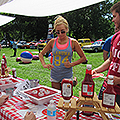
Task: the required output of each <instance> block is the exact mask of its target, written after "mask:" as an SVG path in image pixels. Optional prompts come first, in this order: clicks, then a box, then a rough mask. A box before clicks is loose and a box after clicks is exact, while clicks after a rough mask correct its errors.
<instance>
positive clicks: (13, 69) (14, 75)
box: [12, 68, 17, 78]
mask: <svg viewBox="0 0 120 120" xmlns="http://www.w3.org/2000/svg"><path fill="white" fill-rule="evenodd" d="M12 74H13V77H14V78H16V77H17V76H16V69H15V68H12Z"/></svg>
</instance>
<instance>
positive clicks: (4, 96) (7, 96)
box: [0, 95, 9, 106]
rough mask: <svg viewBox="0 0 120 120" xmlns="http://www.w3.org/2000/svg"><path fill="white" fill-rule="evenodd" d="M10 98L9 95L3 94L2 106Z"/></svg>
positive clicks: (1, 98) (0, 103)
mask: <svg viewBox="0 0 120 120" xmlns="http://www.w3.org/2000/svg"><path fill="white" fill-rule="evenodd" d="M8 98H9V95H3V96H2V97H0V106H1V105H3V104H4V103H5V102H7V100H8Z"/></svg>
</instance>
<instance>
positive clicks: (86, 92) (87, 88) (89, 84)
mask: <svg viewBox="0 0 120 120" xmlns="http://www.w3.org/2000/svg"><path fill="white" fill-rule="evenodd" d="M94 85H95V83H94V81H93V79H92V65H90V64H87V68H86V74H85V78H84V80H83V82H82V88H81V96H83V97H88V98H93V96H94ZM83 107H92V108H93V107H94V106H93V105H91V104H89V103H87V104H84V105H83ZM82 114H83V115H87V116H91V115H93V114H94V112H91V111H82Z"/></svg>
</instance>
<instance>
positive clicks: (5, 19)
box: [0, 15, 15, 26]
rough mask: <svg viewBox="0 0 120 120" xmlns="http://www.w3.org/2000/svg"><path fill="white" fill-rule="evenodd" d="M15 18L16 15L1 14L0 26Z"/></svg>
mask: <svg viewBox="0 0 120 120" xmlns="http://www.w3.org/2000/svg"><path fill="white" fill-rule="evenodd" d="M14 19H15V17H9V16H4V15H0V26H2V25H4V24H7V23H8V22H10V21H12V20H14Z"/></svg>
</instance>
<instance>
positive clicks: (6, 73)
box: [0, 67, 11, 78]
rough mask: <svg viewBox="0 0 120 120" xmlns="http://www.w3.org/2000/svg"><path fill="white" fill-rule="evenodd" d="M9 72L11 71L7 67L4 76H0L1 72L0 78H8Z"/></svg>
mask: <svg viewBox="0 0 120 120" xmlns="http://www.w3.org/2000/svg"><path fill="white" fill-rule="evenodd" d="M0 71H1V68H0ZM10 71H11V69H10V67H8V68H6V69H5V75H1V72H0V76H1V77H3V78H5V77H8V76H9V72H10Z"/></svg>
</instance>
